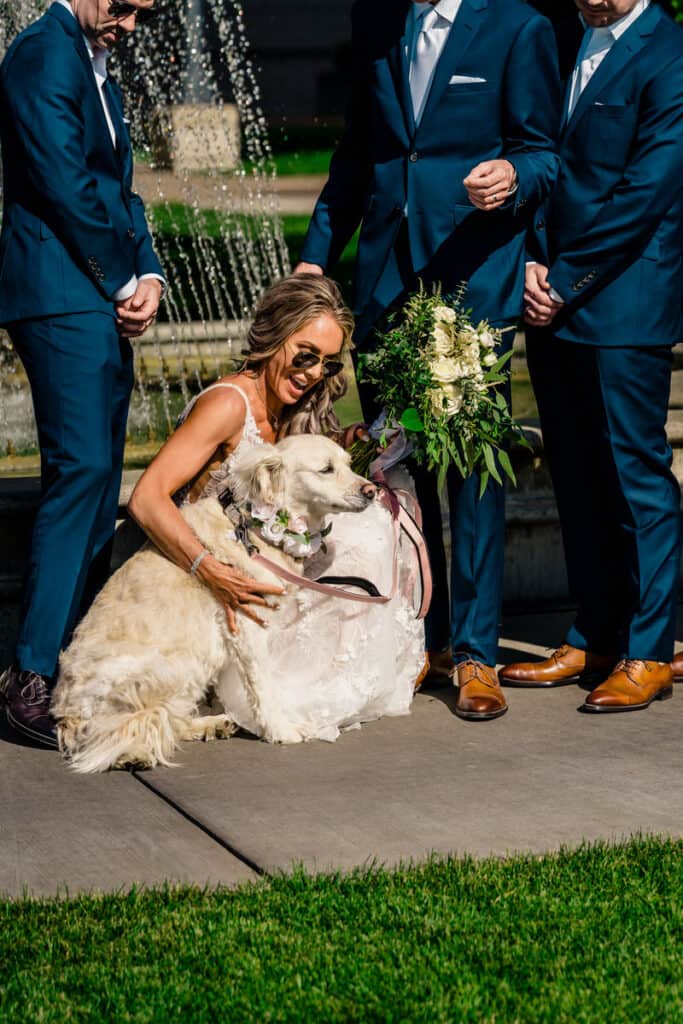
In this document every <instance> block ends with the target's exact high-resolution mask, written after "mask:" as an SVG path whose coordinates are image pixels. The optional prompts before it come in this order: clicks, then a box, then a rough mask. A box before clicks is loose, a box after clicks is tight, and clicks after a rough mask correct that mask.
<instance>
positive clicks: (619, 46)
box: [562, 5, 663, 142]
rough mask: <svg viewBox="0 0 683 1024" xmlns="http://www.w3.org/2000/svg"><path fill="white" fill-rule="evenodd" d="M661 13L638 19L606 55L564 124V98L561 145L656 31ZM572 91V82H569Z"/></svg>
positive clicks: (654, 10)
mask: <svg viewBox="0 0 683 1024" xmlns="http://www.w3.org/2000/svg"><path fill="white" fill-rule="evenodd" d="M662 16H663V15H662V13H661V11H660V10H659V8H658V7H656V6H654V5H652V6H650V7H648V9H647V10H646V11H644V12H643V13H642V14H641V15H640V17H639V18H638V19H637V20H636V21H635V22H634V23H633V25H631V26H630V28H629V29H627V31H626V32H625V33H624V35H623V36H622V37H621V39H618V40H617V41H616V43H615V44H614V45H613V47H612V49H611V50H610V51H609V53H608V54H607V56H606V57H605V59H604V60H603V62H602V64H601V65H600V67H599V68H598V70H597V71H596V72H595V74H594V75H593V77H592V78H591V80H590V82H589V83H588V85H587V86H586V88H585V89H584V90H583V92H582V93H581V96H580V97H579V101H578V103H577V104H576V107H575V108H574V113H573V114H572V116H571V117H570V118H569V120H568V121H567V120H566V110H567V106H568V102H569V98H568V96H567V97H566V101H567V102H566V105H565V126H564V132H563V136H562V141H563V142H564V141H565V140H566V139H567V138H568V137H569V136H570V135H571V133H572V132H573V131H574V129H575V128H576V126H577V125H578V123H579V121H580V120H581V118H582V117H583V116H584V114H585V113H586V111H588V110H590V108H591V106H592V105H593V103H594V102H595V99H596V97H597V96H598V95H599V94H600V90H601V89H604V88H605V86H606V85H608V84H609V82H611V81H612V80H613V79H614V78H616V77H617V76H618V75H619V74H620V73H621V72H622V71H623V70H624V68H625V67H627V65H628V64H630V62H631V61H632V60H633V58H634V57H635V55H636V54H637V53H639V52H640V51H641V50H642V49H643V47H644V46H646V45H647V42H648V40H649V38H650V36H651V35H652V33H653V32H654V30H655V27H656V26H657V23H658V22H659V19H660V18H661V17H662ZM569 89H571V79H570V82H569Z"/></svg>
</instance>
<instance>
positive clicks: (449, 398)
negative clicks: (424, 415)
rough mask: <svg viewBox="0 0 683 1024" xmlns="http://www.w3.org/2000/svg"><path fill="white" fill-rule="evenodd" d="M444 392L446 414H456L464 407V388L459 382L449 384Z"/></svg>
mask: <svg viewBox="0 0 683 1024" xmlns="http://www.w3.org/2000/svg"><path fill="white" fill-rule="evenodd" d="M443 393H444V395H445V397H446V415H447V416H455V415H456V414H457V413H459V412H460V409H461V408H462V390H461V389H460V388H459V387H458V386H457V384H448V385H446V387H445V388H444V389H443Z"/></svg>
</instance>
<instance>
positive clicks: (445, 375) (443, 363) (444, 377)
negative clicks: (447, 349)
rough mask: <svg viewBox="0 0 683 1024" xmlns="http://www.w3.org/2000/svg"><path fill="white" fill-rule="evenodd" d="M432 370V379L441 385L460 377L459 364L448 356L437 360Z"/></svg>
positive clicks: (432, 365)
mask: <svg viewBox="0 0 683 1024" xmlns="http://www.w3.org/2000/svg"><path fill="white" fill-rule="evenodd" d="M430 369H431V371H432V377H433V378H434V380H437V381H439V383H440V384H443V383H446V384H448V383H450V381H453V380H455V379H456V378H457V376H458V363H457V362H456V360H455V359H449V358H448V357H447V356H442V357H441V358H439V359H435V360H434V362H433V363H432V364H431V367H430Z"/></svg>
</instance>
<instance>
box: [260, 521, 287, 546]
mask: <svg viewBox="0 0 683 1024" xmlns="http://www.w3.org/2000/svg"><path fill="white" fill-rule="evenodd" d="M285 530H286V526H285V524H284V523H282V522H280V520H279V519H278V518H277V516H273V517H272V518H271V519H269V520H268V522H267V523H264V524H263V526H262V527H261V536H262V537H263V539H264V540H265V541H266V542H267V543H268V544H280V543H281V541H282V538H283V537H284V536H285Z"/></svg>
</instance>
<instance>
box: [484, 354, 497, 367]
mask: <svg viewBox="0 0 683 1024" xmlns="http://www.w3.org/2000/svg"><path fill="white" fill-rule="evenodd" d="M497 360H498V356H497V355H496V353H495V352H487V353H486V355H485V356H484V358H483V359H482V363H483V364H484V366H493V364H494V363H495V362H497Z"/></svg>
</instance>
